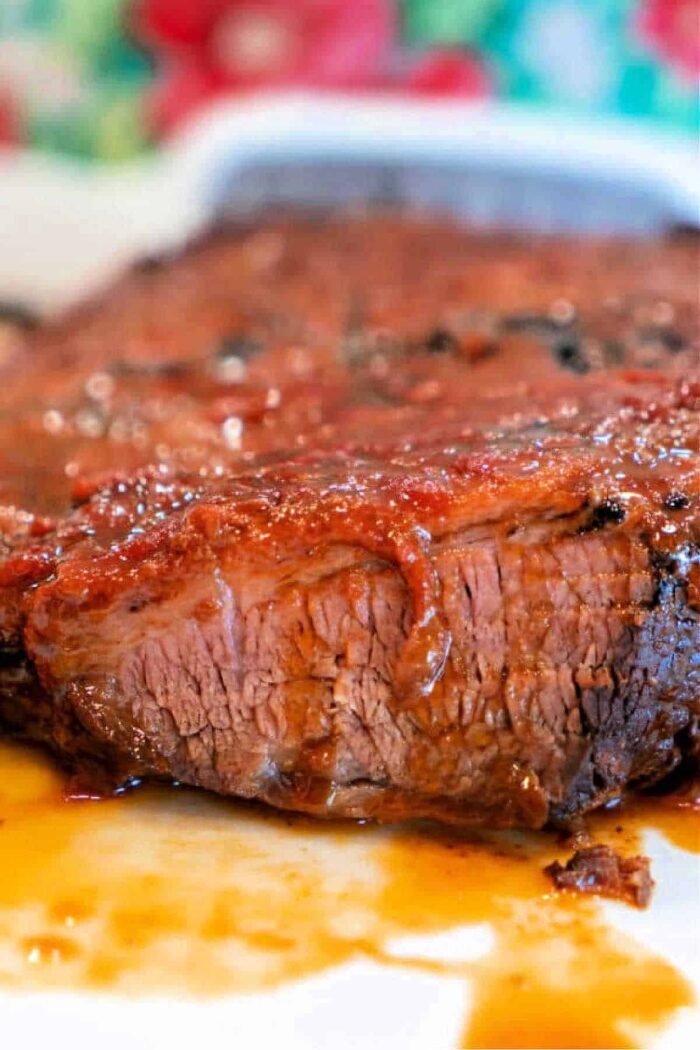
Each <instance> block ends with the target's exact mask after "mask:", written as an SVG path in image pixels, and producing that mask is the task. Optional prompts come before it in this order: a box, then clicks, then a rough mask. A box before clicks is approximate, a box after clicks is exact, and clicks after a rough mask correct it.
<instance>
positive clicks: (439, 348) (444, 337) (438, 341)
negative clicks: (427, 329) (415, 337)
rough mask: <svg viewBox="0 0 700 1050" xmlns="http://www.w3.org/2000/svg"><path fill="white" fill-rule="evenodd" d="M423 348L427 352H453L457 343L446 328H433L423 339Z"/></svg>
mask: <svg viewBox="0 0 700 1050" xmlns="http://www.w3.org/2000/svg"><path fill="white" fill-rule="evenodd" d="M425 349H426V350H427V351H428V353H429V354H453V353H454V352H455V351H456V350H457V349H458V344H457V340H456V339H455V337H454V335H453V334H452V332H450V331H448V329H447V328H435V329H434V330H433V331H432V332H431V333H430V335H429V336H428V338H427V339H426V340H425Z"/></svg>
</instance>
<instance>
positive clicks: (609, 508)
mask: <svg viewBox="0 0 700 1050" xmlns="http://www.w3.org/2000/svg"><path fill="white" fill-rule="evenodd" d="M626 516H627V514H626V511H625V508H624V507H623V506H621V504H619V503H618V502H617V500H614V499H606V500H603V502H602V503H599V504H598V506H597V507H594V508H593V510H592V512H591V515H590V517H589V519H588V521H587V522H586V523H585V525H582V526H581V528H580V529H579V530H578V531H579V534H584V533H586V532H597V531H598V530H599V529H604V528H605V527H606V526H607V525H621V524H622V522H623V521H624V520H625V518H626Z"/></svg>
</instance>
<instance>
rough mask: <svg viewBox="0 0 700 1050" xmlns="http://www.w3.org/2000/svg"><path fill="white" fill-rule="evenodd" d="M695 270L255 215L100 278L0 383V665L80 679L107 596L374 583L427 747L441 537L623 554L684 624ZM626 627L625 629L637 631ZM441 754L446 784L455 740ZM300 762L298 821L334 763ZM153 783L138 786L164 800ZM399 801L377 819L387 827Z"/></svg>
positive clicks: (636, 254)
mask: <svg viewBox="0 0 700 1050" xmlns="http://www.w3.org/2000/svg"><path fill="white" fill-rule="evenodd" d="M693 255H694V249H693V247H692V246H689V245H687V244H676V245H667V246H660V245H627V244H622V243H621V244H615V243H613V244H605V243H596V242H590V243H589V242H583V243H580V242H577V243H575V244H574V243H572V244H566V243H563V242H561V241H548V240H546V239H543V240H542V241H540V242H537V243H535V244H534V245H533V244H532V243H531V241H530V240H528V242H527V243H525V242H524V241H522V240H519V239H518V238H513V237H503V236H500V237H497V236H493V235H488V236H487V235H476V234H470V233H465V232H464V231H460V230H456V229H454V228H452V227H451V226H450V225H448V224H446V223H441V222H428V223H423V222H418V221H412V220H407V219H405V218H394V217H384V218H375V219H369V220H363V221H357V220H343V219H334V220H328V221H326V222H320V223H319V222H313V221H306V222H304V221H295V220H290V219H279V220H271V221H269V222H267V223H266V224H263V225H261V226H259V227H256V228H253V229H244V230H240V231H238V232H234V233H230V234H229V235H227V236H225V237H224V236H214V237H212V238H209V239H206V240H204V241H203V242H202V244H200V245H198V246H195V247H194V248H193V249H192V250H191V251H190V252H189V253H187V254H185V255H184V256H183V257H182V259H180V260H176V261H174V262H173V263H172V264H170V265H168V266H167V267H165V268H164V269H163V270H158V271H153V272H148V273H143V272H142V271H139V272H137V273H135V274H133V275H132V276H130V277H127V278H125V279H124V281H123V282H122V283H121V285H119V286H118V287H117V288H116V289H115V290H114V291H113V292H112V293H111V294H110V296H109V297H108V298H107V299H106V300H102V301H100V302H98V303H97V304H96V305H95V306H87V307H84V308H82V309H81V310H80V311H78V312H77V313H76V314H75V315H74V316H73V317H69V318H67V319H66V320H64V321H62V322H60V323H58V324H57V325H55V326H53V327H49V328H47V329H43V330H39V332H38V333H36V334H35V335H31V336H28V337H27V338H28V340H29V342H28V345H27V347H26V348H25V357H24V358H23V357H21V356H18V358H17V360H16V362H12V361H10V363H9V364H8V365H7V366H6V368H5V372H6V382H5V386H4V390H3V392H2V393H1V394H0V402H2V407H3V415H2V421H1V422H0V431H2V430H3V429H4V434H3V433H2V432H0V447H1V448H2V449H3V452H2V454H1V456H0V485H1V486H2V498H3V499H4V501H5V507H4V510H3V517H2V522H3V533H4V536H5V545H6V557H5V558H4V560H3V561H2V563H0V589H1V591H0V631H1V632H2V639H3V642H4V644H5V646H6V648H8V649H10V650H15V651H18V652H21V651H23V650H24V651H26V653H27V654H28V656H29V659H30V662H31V664H33V665H34V666H36V668H37V669H38V672H39V677H40V679H41V681H42V683H43V685H44V686H45V687H46V688H48V690H49V691H50V692H51V691H53V692H55V693H56V695H58V693H60V694H61V696H62V697H65V695H67V694H66V689H67V690H68V694H70V691H71V689H72V688H73V685H72V683H76V682H79V681H80V680H81V677H82V676H84V674H85V668H86V666H87V665H88V664H89V662H90V661H89V659H86V658H87V657H89V653H88V650H87V649H85V647H84V646H83V648H82V650H81V642H80V638H81V629H80V627H79V624H80V623H82V622H83V621H84V622H85V624H88V623H95V622H97V621H98V620H99V618H100V617H101V616H103V615H107V613H108V611H109V610H110V609H111V608H113V607H115V606H116V604H118V603H119V602H120V601H121V600H122V596H124V595H125V594H127V593H130V594H131V593H133V594H134V596H135V599H134V600H135V601H136V602H137V604H138V601H142V602H147V603H150V605H151V606H152V607H154V608H155V607H157V606H158V605H161V606H163V607H164V606H165V605H166V603H167V602H169V601H175V600H176V599H177V597H178V595H179V594H180V593H181V592H182V590H183V588H184V587H185V581H186V580H190V579H195V578H198V577H199V578H203V577H204V576H206V575H209V576H211V577H212V578H216V579H220V580H222V581H227V580H229V579H232V578H234V577H236V574H240V572H241V566H243V565H250V566H252V567H254V569H255V571H256V572H257V573H259V575H260V576H262V575H264V574H265V573H267V574H268V575H269V574H274V573H280V572H283V570H284V567H285V566H287V565H292V564H293V563H296V564H297V565H301V564H302V563H303V562H304V561H305V560H308V562H309V564H312V563H314V561H317V562H319V563H320V562H322V561H323V559H327V558H331V559H332V558H339V559H341V560H342V559H343V558H344V559H345V560H346V563H347V566H348V571H350V570H351V569H352V566H360V565H362V566H370V567H372V571H374V570H375V569H378V570H380V569H381V568H382V567H383V566H391V567H394V568H395V569H396V570H397V571H398V574H399V576H400V579H401V581H402V585H403V587H404V588H405V591H406V594H407V596H408V608H407V616H406V622H405V624H404V623H402V627H401V629H402V631H403V633H404V635H405V637H404V638H403V640H402V642H401V644H400V645H399V646H397V647H395V649H394V652H393V655H392V658H391V666H390V668H389V669H388V675H389V678H390V683H391V694H392V695H391V698H390V701H389V705H390V707H391V708H392V710H393V711H395V712H402V711H403V712H405V711H408V712H410V713H411V718H412V719H413V721H414V722H415V723H416V724H419V725H422V726H424V727H425V728H426V731H429V730H430V726H431V724H433V722H434V699H435V696H436V695H437V694H436V693H435V690H436V689H438V693H439V694H440V695H443V693H446V692H447V691H448V690H449V688H450V687H451V683H453V682H457V681H458V679H459V674H460V667H459V664H460V660H461V659H462V655H461V653H460V652H458V651H457V650H456V649H455V645H454V631H453V630H452V629H451V628H450V626H449V624H448V622H447V616H446V611H445V603H444V599H445V595H444V581H442V580H441V577H440V574H439V571H438V567H437V565H436V550H440V549H442V548H444V547H446V546H449V545H450V544H451V543H453V542H454V541H455V539H456V538H457V539H458V540H459V542H460V543H461V542H463V538H464V537H466V536H468V537H470V542H473V541H478V540H479V538H480V537H484V536H487V535H488V536H491V537H496V538H497V539H498V542H499V543H510V544H511V545H514V544H517V543H520V542H522V543H523V544H526V545H527V544H528V543H530V542H532V537H533V536H536V535H537V534H538V532H542V533H543V534H544V533H545V532H549V533H551V534H552V535H553V536H556V537H560V538H562V537H563V538H566V537H575V536H577V535H580V536H581V537H590V536H592V535H594V534H597V533H601V534H604V536H605V537H607V536H608V535H610V536H611V537H613V539H612V540H611V542H613V543H617V542H618V540H617V539H615V538H614V537H619V542H620V543H622V542H623V538H626V537H628V538H629V542H630V544H631V545H632V547H633V549H634V550H635V551H637V552H639V551H641V550H642V549H644V550H645V551H647V552H648V558H649V562H650V564H651V565H652V568H653V571H654V573H655V574H656V576H657V577H658V580H657V585H658V588H661V589H663V586H665V584H664V580H665V579H667V577H669V576H673V575H674V574H675V576H677V577H678V579H679V580H680V581H681V582H680V583H679V584H678V587H679V588H680V589H679V595H680V594H681V591H682V600H683V602H684V603H685V605H684V608H686V609H687V610H688V614H687V615H688V616H691V617H692V616H693V615H695V612H696V611H697V607H698V562H697V544H698V541H699V540H700V529H699V525H698V521H699V513H698V500H699V498H700V471H699V468H698V438H699V434H698V430H699V427H698V418H699V417H698V412H699V408H700V381H699V376H698V367H697V366H698V339H697V328H696V317H695V310H694V297H695V288H694V266H693ZM26 354H28V355H29V360H31V361H32V362H33V363H34V366H35V369H36V368H40V369H41V370H42V372H43V375H42V382H41V387H40V390H39V391H38V392H37V390H36V382H35V380H34V379H33V375H34V372H33V371H32V370H31V369H28V368H27V366H26ZM71 503H73V504H74V508H73V509H70V507H71ZM635 557H637V554H635ZM641 568H642V566H641V562H640V564H639V567H638V569H639V570H641ZM645 586H646V585H645ZM643 589H644V588H642V590H643ZM640 594H641V591H640ZM139 595H141V596H142V597H141V598H139V597H138V596H139ZM675 600H676V599H674V601H675ZM678 600H679V601H680V598H679V599H678ZM217 602H218V599H216V598H212V597H211V596H209V597H207V598H206V599H203V603H202V604H201V605H200V606H199V607H198V612H197V614H196V615H197V616H198V617H200V618H201V619H202V620H206V618H207V615H208V614H209V613H211V615H214V614H215V613H216V610H217ZM645 602H646V603H647V605H651V604H652V600H651V598H650V597H644V596H641V597H639V598H635V600H634V602H633V603H632V606H631V609H632V611H631V612H630V613H629V614H626V615H628V616H629V617H631V619H632V620H634V618H635V617H636V618H637V620H638V621H639V623H640V624H641V623H642V621H643V620H644V617H645V613H644V607H645V604H644V603H645ZM208 610H209V613H208ZM134 611H137V610H136V609H134ZM683 615H684V616H685V614H683ZM684 622H689V621H688V620H687V617H686V620H684ZM632 626H633V625H632ZM74 628H77V631H76V633H73V631H74ZM688 630H689V628H688ZM686 633H688V631H687V630H686ZM683 644H684V646H685V648H686V649H687V648H688V645H689V644H690V643H689V642H687V641H686V642H684V643H683ZM78 688H79V687H78ZM674 690H676V691H677V692H680V693H681V694H682V690H677V689H676V687H675V686H674ZM440 691H442V692H440ZM681 700H682V702H683V703H686V702H687V698H686V696H685V695H684V694H683V695H682V696H681ZM71 703H72V701H71ZM99 704H100V705H101V706H102V708H105V706H106V704H107V701H106V700H105V699H104V698H102V699H100V701H99ZM679 710H680V708H679V709H676V712H675V713H674V714H672V715H671V716H670V718H671V722H673V719H674V718H675V719H676V720H677V721H678V730H679V731H680V730H681V729H682V728H683V726H682V725H681V721H682V718H681V715H680V714H679V713H678V711H679ZM86 717H87V716H86V715H85V712H84V711H81V713H80V716H79V718H80V721H81V722H83V723H85V720H86ZM287 717H290V718H291V717H292V716H291V713H290V712H287ZM298 717H300V718H305V717H307V715H306V713H304V712H302V713H300V714H299V716H298ZM669 724H670V723H669ZM94 728H95V727H94V726H93V728H92V729H91V730H90V732H93V731H94ZM666 731H668V730H666ZM101 732H102V730H101ZM109 733H115V734H117V735H118V730H117V729H116V728H115V727H112V728H111V729H109V730H108V734H109ZM98 735H99V734H98ZM448 737H449V734H447V735H446V736H445V741H444V745H443V746H444V748H445V750H446V751H447V752H449V750H450V747H452V746H453V747H454V749H455V750H454V757H455V761H456V760H457V757H458V755H459V753H460V750H461V749H463V748H464V746H465V741H464V738H463V736H462V735H461V734H460V733H458V734H457V735H456V736H455V738H454V744H453V745H452V744H450V739H449V738H448ZM324 746H325V745H324ZM147 750H148V749H147V748H146V751H147ZM324 753H325V752H324ZM312 759H313V760H312ZM306 760H308V761H307V765H306V766H305V767H304V768H303V769H302V770H301V772H303V777H302V780H303V781H304V784H305V785H306V786H305V787H304V789H303V791H304V792H305V793H306V795H307V796H308V798H307V803H304V805H305V807H306V808H314V806H316V803H315V802H314V798H315V794H314V793H315V791H316V789H317V788H318V789H319V790H320V798H321V799H324V800H325V799H326V797H327V795H328V790H329V789H328V785H329V783H330V781H331V780H332V773H333V755H332V751H328V752H327V758H326V759H324V758H323V755H322V752H321V751H317V752H316V753H314V755H313V756H312V755H311V753H309V754H308V755H307V756H306ZM154 761H155V760H152V756H151V757H149V758H148V759H147V760H146V763H145V765H146V769H147V770H150V771H152V772H161V773H164V774H167V773H168V772H170V773H171V774H172V770H170V769H169V767H168V766H167V764H166V765H165V766H164V767H162V768H161V766H160V765H159V764H158V762H155V765H154V764H153V762H154ZM140 766H141V763H140V760H139V759H138V756H137V760H136V761H135V764H134V768H135V771H136V772H140V771H141V768H140ZM290 773H291V774H292V775H291V779H288V780H286V781H284V784H282V783H280V784H278V785H277V787H276V789H275V792H276V793H275V792H273V791H272V787H270V789H269V792H268V795H269V797H273V795H274V800H278V801H279V802H280V803H281V804H287V803H286V796H289V797H290V798H291V797H293V796H295V795H296V794H298V793H299V790H300V789H299V785H298V781H297V780H296V779H295V771H294V770H291V771H290ZM503 777H504V782H507V783H512V785H513V787H512V790H513V791H514V792H515V793H516V794H518V793H519V794H520V795H522V799H523V801H522V805H521V809H520V810H519V812H520V817H516V818H515V819H516V820H520V819H522V817H523V814H524V813H526V812H527V811H530V817H529V818H528V820H527V821H526V822H531V823H533V824H537V823H541V822H542V820H544V819H545V818H546V815H547V806H546V804H544V803H543V800H542V798H541V797H540V796H539V795H538V794H537V791H535V792H534V793H533V791H532V790H531V785H532V777H531V776H530V773H529V772H528V769H527V768H526V767H522V768H521V767H520V766H519V765H518V763H517V762H516V763H513V762H505V763H504V773H503ZM329 778H330V779H329ZM314 785H315V786H314ZM324 785H325V786H324ZM515 785H519V786H518V787H517V789H516V787H515ZM507 790H510V788H508V789H507ZM507 790H506V792H505V793H506V794H507ZM537 790H539V789H537ZM385 798H386V800H387V801H386V807H385V808H386V811H387V812H389V811H391V808H392V803H391V792H387V793H386V796H385ZM297 802H299V803H300V804H301V803H302V802H303V800H302V799H297ZM294 804H296V802H295V803H294ZM324 804H325V803H324ZM406 805H407V802H406V799H405V797H404V795H403V794H402V793H399V794H398V796H397V800H396V803H395V808H396V812H397V813H398V812H401V811H403V810H404V809H405V807H406ZM409 805H410V804H409ZM426 805H427V803H426ZM518 805H519V806H520V803H519V804H518ZM543 806H544V808H543ZM516 811H517V807H516Z"/></svg>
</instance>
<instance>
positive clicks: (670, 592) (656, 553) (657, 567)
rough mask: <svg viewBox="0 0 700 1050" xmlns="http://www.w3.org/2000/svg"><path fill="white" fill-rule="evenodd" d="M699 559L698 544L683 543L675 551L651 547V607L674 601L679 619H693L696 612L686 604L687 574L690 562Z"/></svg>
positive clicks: (699, 549)
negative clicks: (652, 581)
mask: <svg viewBox="0 0 700 1050" xmlns="http://www.w3.org/2000/svg"><path fill="white" fill-rule="evenodd" d="M699 559H700V546H697V545H696V544H693V543H688V544H685V545H684V546H683V547H681V548H679V549H678V550H676V551H672V552H668V551H660V550H655V549H653V548H652V549H651V550H650V551H649V561H650V563H651V567H652V569H653V571H654V578H655V588H654V594H653V597H652V599H651V602H650V607H651V608H657V607H658V606H662V605H669V604H671V603H674V604H675V605H676V606H677V610H676V615H677V616H678V618H679V620H694V619H696V617H697V614H694V613H693V610H692V609H691V608H690V607H689V605H688V595H687V588H688V578H687V576H688V574H687V570H688V567H689V566H690V564H691V563H693V562H697V561H698V560H699Z"/></svg>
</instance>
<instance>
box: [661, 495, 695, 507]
mask: <svg viewBox="0 0 700 1050" xmlns="http://www.w3.org/2000/svg"><path fill="white" fill-rule="evenodd" d="M662 506H663V508H664V510H670V511H674V510H685V509H686V507H689V506H690V497H689V496H686V494H685V492H669V494H668V495H667V496H666V498H665V499H664V501H663V504H662Z"/></svg>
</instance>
